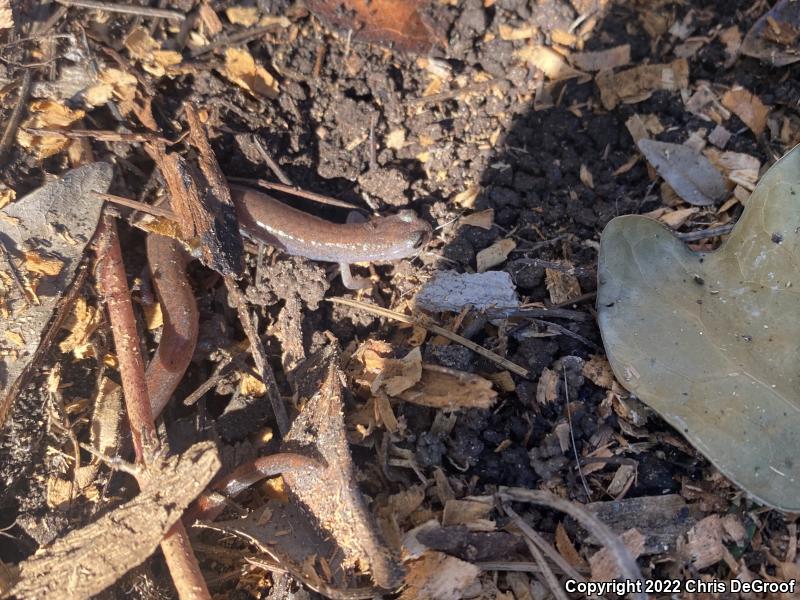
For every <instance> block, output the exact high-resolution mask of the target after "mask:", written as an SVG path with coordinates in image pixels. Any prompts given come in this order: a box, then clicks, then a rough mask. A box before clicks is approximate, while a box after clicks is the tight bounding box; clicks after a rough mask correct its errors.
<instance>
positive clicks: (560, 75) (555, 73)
mask: <svg viewBox="0 0 800 600" xmlns="http://www.w3.org/2000/svg"><path fill="white" fill-rule="evenodd" d="M515 56H516V57H517V58H519V59H520V60H524V61H526V62H529V63H531V64H532V65H533V66H535V67H536V68H538V69H539V70H541V71H542V72H543V73H544V74H545V75H546V76H547V78H548V79H552V80H554V81H562V80H564V79H573V78H575V77H580V78H581V79H583V80H584V81H588V80H589V76H588V75H587V74H586V73H584V72H583V71H579V70H578V69H574V68H572V67H570V66H569V65H568V64H567V61H566V60H564V57H563V56H561V55H560V54H559V53H558V52H556V51H555V50H553V49H552V48H548V47H547V46H538V45H536V46H525V47H524V48H521V49H520V50H517V51H516V52H515Z"/></svg>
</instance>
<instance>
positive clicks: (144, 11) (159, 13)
mask: <svg viewBox="0 0 800 600" xmlns="http://www.w3.org/2000/svg"><path fill="white" fill-rule="evenodd" d="M57 2H58V3H59V4H63V5H64V6H78V7H80V8H93V9H96V10H104V11H106V12H112V13H123V14H126V15H139V16H142V17H153V18H156V19H172V20H173V21H183V20H184V19H185V18H186V15H184V14H183V13H179V12H178V11H176V10H168V9H166V8H150V7H148V6H136V5H135V4H116V3H114V2H100V1H98V0H57Z"/></svg>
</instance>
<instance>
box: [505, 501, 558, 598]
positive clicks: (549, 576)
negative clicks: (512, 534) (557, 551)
mask: <svg viewBox="0 0 800 600" xmlns="http://www.w3.org/2000/svg"><path fill="white" fill-rule="evenodd" d="M503 510H505V512H506V513H507V514H508V516H510V517H511V519H512V520H513V521H514V524H515V525H516V526H517V527H519V528H520V529H521V530H522V533H524V534H525V536H524V537H525V545H526V546H528V550H530V552H531V554H532V555H533V559H534V560H535V561H536V564H538V565H539V568H540V569H541V570H542V571H541V572H542V575H543V576H544V579H545V581H547V585H549V586H550V593H551V594H553V596H555V597H556V598H557V600H567V595H566V594H565V593H564V591H563V590H562V589H561V583H560V582H559V581H558V579H556V576H555V574H554V573H553V570H552V569H551V568H550V565H549V564H547V560H545V558H544V555H543V554H542V552H541V550H539V548H537V547H536V544H534V543H533V539H532V537H533V536H530V535H528V534H529V533H533V534H535V533H536V532H535V531H533V529H531V527H530V526H529V525H528V524H527V523H526V522H525V521H523V520H522V519H521V518H520V517H519V515H518V514H517V513H515V512H514V511H513V510H511V507H510V506H508V505H503Z"/></svg>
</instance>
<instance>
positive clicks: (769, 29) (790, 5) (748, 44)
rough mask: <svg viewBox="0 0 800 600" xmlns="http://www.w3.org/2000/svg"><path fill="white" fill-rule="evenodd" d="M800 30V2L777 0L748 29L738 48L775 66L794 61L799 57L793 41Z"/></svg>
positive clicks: (799, 58)
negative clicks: (799, 3)
mask: <svg viewBox="0 0 800 600" xmlns="http://www.w3.org/2000/svg"><path fill="white" fill-rule="evenodd" d="M799 31H800V5H798V3H797V2H795V1H794V0H779V1H778V2H776V3H775V4H774V5H773V7H772V8H771V9H770V10H769V11H768V12H767V13H766V14H765V15H763V16H762V17H761V18H760V19H759V20H758V21H756V23H755V24H754V25H753V26H752V27H751V28H750V31H748V32H747V35H746V36H745V38H744V41H743V42H742V46H741V52H742V54H744V55H746V56H752V57H754V58H758V59H759V60H761V61H763V62H766V63H769V64H771V65H772V66H774V67H783V66H786V65H790V64H792V63H796V62H797V61H799V60H800V51H798V48H797V44H796V43H795V42H796V40H797V35H798V33H797V32H799ZM787 42H789V43H787Z"/></svg>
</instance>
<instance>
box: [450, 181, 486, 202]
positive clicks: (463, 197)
mask: <svg viewBox="0 0 800 600" xmlns="http://www.w3.org/2000/svg"><path fill="white" fill-rule="evenodd" d="M480 191H481V187H480V186H479V185H477V184H472V185H470V186H469V187H467V189H465V190H464V191H463V192H459V193H458V194H456V195H455V196H453V202H455V203H456V204H457V205H458V206H461V207H463V208H472V207H474V206H475V199H476V198H477V197H478V193H479V192H480Z"/></svg>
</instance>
